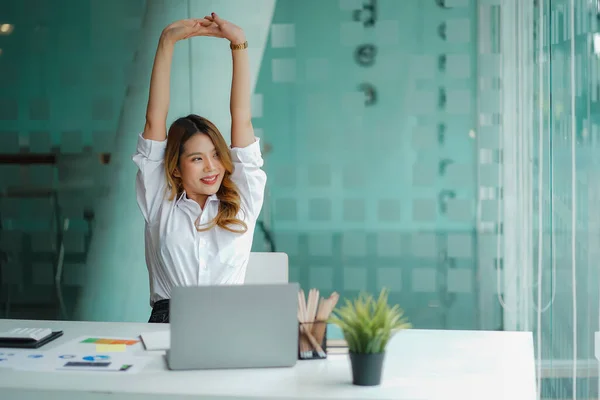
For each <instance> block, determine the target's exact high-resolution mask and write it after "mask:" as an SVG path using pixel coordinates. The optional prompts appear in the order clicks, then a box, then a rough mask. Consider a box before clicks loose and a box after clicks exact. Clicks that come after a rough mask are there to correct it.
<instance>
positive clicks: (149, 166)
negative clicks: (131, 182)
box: [132, 134, 167, 223]
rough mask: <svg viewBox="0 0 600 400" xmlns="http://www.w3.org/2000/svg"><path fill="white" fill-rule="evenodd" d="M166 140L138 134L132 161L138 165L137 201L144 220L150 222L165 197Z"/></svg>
mask: <svg viewBox="0 0 600 400" xmlns="http://www.w3.org/2000/svg"><path fill="white" fill-rule="evenodd" d="M166 147H167V140H166V139H165V140H164V141H162V142H158V141H155V140H149V139H145V138H144V137H143V136H142V134H140V135H139V136H138V142H137V149H136V152H135V154H134V155H133V157H132V158H133V162H134V163H135V165H137V167H138V173H137V177H136V182H135V192H136V197H137V203H138V206H139V207H140V210H141V211H142V215H143V216H144V219H145V220H146V222H148V223H151V222H152V221H153V220H154V218H155V216H156V215H157V213H158V210H159V209H160V205H161V204H162V201H163V200H164V197H165V194H166V192H165V188H166V186H167V178H166V176H165V166H164V165H165V163H164V157H165V149H166Z"/></svg>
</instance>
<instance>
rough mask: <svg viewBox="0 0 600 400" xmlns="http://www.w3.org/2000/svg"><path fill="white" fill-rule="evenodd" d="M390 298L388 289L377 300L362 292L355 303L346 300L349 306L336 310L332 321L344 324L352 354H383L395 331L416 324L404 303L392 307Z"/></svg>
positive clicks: (340, 325) (342, 328) (343, 327)
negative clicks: (408, 314) (402, 306)
mask: <svg viewBox="0 0 600 400" xmlns="http://www.w3.org/2000/svg"><path fill="white" fill-rule="evenodd" d="M387 300H388V291H387V289H385V288H384V289H382V290H381V292H380V293H379V298H378V299H377V300H375V299H374V298H373V296H371V295H370V294H366V293H361V294H359V296H358V298H357V299H355V300H354V302H351V301H350V300H348V299H346V301H345V305H344V306H343V307H341V308H339V309H337V310H335V311H334V312H333V314H332V316H331V318H330V320H329V322H330V323H332V324H335V325H337V326H339V327H340V329H341V330H342V332H343V334H344V338H345V339H346V342H347V343H348V350H349V351H350V353H357V354H376V353H383V352H384V351H385V347H386V346H387V343H388V341H389V340H390V338H391V337H392V336H393V334H394V333H396V332H397V331H399V330H402V329H409V328H411V327H412V326H411V324H410V323H409V322H408V321H407V319H406V318H405V317H404V311H403V310H402V309H401V308H400V306H398V305H394V306H393V307H390V306H389V305H388V302H387Z"/></svg>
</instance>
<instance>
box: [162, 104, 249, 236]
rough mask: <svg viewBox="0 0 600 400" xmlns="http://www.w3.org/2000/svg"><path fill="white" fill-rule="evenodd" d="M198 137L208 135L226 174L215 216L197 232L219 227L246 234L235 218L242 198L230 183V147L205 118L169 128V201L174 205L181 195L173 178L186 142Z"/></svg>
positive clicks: (189, 118)
mask: <svg viewBox="0 0 600 400" xmlns="http://www.w3.org/2000/svg"><path fill="white" fill-rule="evenodd" d="M198 134H204V135H207V136H208V137H209V138H210V140H212V142H213V144H214V146H215V149H216V151H217V154H218V155H219V159H220V161H221V163H222V164H223V167H224V168H225V174H224V176H223V181H222V182H221V186H220V187H219V190H218V191H217V198H218V199H219V211H218V213H217V216H216V217H215V218H214V219H213V220H212V221H211V222H210V223H209V224H207V225H206V226H205V227H203V228H200V227H196V229H197V230H198V231H207V230H209V229H211V228H212V227H214V226H219V227H221V228H223V229H226V230H228V231H230V232H234V233H245V232H246V231H248V226H247V225H246V223H245V222H244V221H242V220H241V219H239V218H238V217H237V215H238V213H239V211H240V209H241V198H240V193H239V191H238V188H237V186H236V185H235V183H233V181H232V180H231V174H232V173H233V168H234V167H233V161H231V153H230V151H229V147H228V146H227V143H226V142H225V139H224V138H223V136H222V135H221V132H219V130H218V129H217V127H216V126H215V125H214V124H213V123H212V122H210V121H209V120H207V119H206V118H203V117H200V116H198V115H194V114H190V115H188V116H187V117H183V118H179V119H178V120H176V121H175V122H173V124H172V125H171V127H170V128H169V134H168V136H167V149H166V151H165V173H166V175H167V184H168V189H169V191H170V193H169V200H170V201H173V200H174V199H175V198H179V196H181V194H182V193H183V184H182V181H181V178H178V177H176V176H175V169H176V168H177V167H178V166H179V159H180V157H181V155H182V154H183V151H184V148H185V144H186V142H187V141H188V140H189V139H190V138H191V137H192V136H194V135H198ZM232 226H237V227H239V229H234V228H232Z"/></svg>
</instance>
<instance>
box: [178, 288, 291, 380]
mask: <svg viewBox="0 0 600 400" xmlns="http://www.w3.org/2000/svg"><path fill="white" fill-rule="evenodd" d="M299 290H300V287H299V285H298V284H297V283H281V284H249V285H218V286H185V287H182V286H180V287H175V288H173V290H172V293H171V302H170V312H169V321H170V325H171V346H170V349H169V350H168V352H167V364H168V367H169V369H171V370H190V369H225V368H267V367H292V366H294V365H295V364H296V361H297V358H298V320H297V315H298V311H297V310H298V291H299Z"/></svg>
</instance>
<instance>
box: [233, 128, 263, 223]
mask: <svg viewBox="0 0 600 400" xmlns="http://www.w3.org/2000/svg"><path fill="white" fill-rule="evenodd" d="M231 158H232V161H233V166H234V170H233V174H231V180H232V181H233V182H234V183H235V184H236V186H237V187H238V190H239V192H240V197H241V199H242V204H243V205H244V206H245V210H246V211H247V212H248V213H249V215H248V216H249V217H250V218H252V219H254V220H256V219H257V218H258V216H259V214H260V210H261V209H262V205H263V201H264V196H265V186H266V184H267V174H266V173H265V172H264V171H263V170H262V166H263V164H264V160H263V158H262V154H261V151H260V139H258V138H257V139H256V141H255V142H254V143H252V144H250V145H248V146H246V147H233V148H232V149H231Z"/></svg>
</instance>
